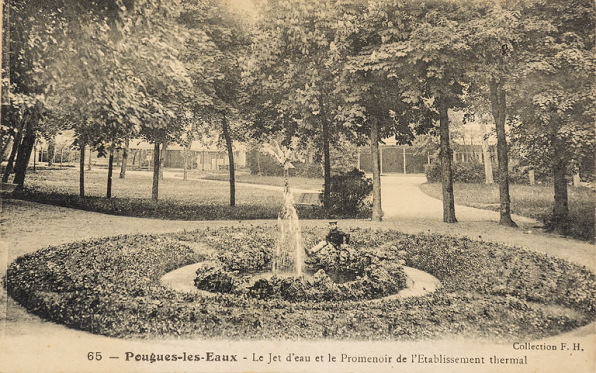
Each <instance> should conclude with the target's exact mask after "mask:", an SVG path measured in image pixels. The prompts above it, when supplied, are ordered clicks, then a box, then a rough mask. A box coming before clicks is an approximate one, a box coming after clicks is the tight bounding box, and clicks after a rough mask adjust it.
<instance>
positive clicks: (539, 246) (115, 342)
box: [0, 177, 596, 372]
mask: <svg viewBox="0 0 596 373" xmlns="http://www.w3.org/2000/svg"><path fill="white" fill-rule="evenodd" d="M422 180H423V179H422ZM382 182H383V196H382V199H383V208H384V211H385V219H384V221H383V222H382V223H380V224H379V223H370V222H367V221H360V220H345V221H342V222H340V225H341V226H340V228H342V229H349V227H356V226H358V227H367V226H373V227H379V226H380V227H382V228H393V229H398V230H401V231H404V232H407V233H416V232H433V233H446V234H453V235H465V236H469V237H471V238H479V237H481V238H482V239H483V240H489V241H496V242H504V243H508V244H515V245H520V246H523V247H526V248H529V249H531V250H536V251H540V252H545V253H548V254H552V255H556V256H559V257H562V258H564V259H567V260H570V261H573V262H575V263H579V264H583V265H586V266H588V267H589V268H591V269H592V270H594V269H595V268H596V265H595V258H596V256H595V254H594V246H593V245H590V244H587V243H584V242H579V241H576V240H572V239H567V238H562V237H558V236H556V235H550V234H544V233H542V232H541V231H540V230H538V229H534V228H533V227H534V226H535V225H536V222H534V221H531V220H529V221H526V220H525V219H520V218H516V221H517V222H518V223H519V224H520V226H521V228H518V229H513V228H508V227H502V226H500V225H498V224H497V223H496V221H498V214H497V213H492V212H489V211H483V210H477V209H472V208H462V207H459V206H458V207H457V208H456V215H457V218H458V219H459V223H457V224H445V223H442V222H441V217H442V214H441V213H440V211H441V202H440V201H438V200H435V199H433V198H430V197H428V196H427V195H425V194H424V193H422V192H420V191H419V189H418V184H419V183H420V182H421V179H420V178H419V177H383V178H382ZM259 223H262V222H260V221H256V222H242V223H239V222H237V221H220V222H213V221H208V222H188V221H163V220H156V219H140V218H129V217H120V216H110V215H104V214H99V213H94V212H87V211H80V210H73V209H68V208H62V207H56V206H48V205H43V204H36V203H30V202H24V201H18V200H7V201H4V203H3V206H2V216H1V226H0V235H1V238H2V240H1V248H2V253H1V254H2V255H1V256H0V265H1V268H2V273H1V274H2V276H4V274H5V273H6V266H7V264H8V263H10V262H12V261H13V260H14V259H16V258H17V257H18V256H21V255H23V254H26V253H28V252H33V251H35V250H38V249H40V248H42V247H44V246H47V245H56V244H61V243H66V242H71V241H76V240H82V239H86V238H91V237H103V236H112V235H117V234H135V233H162V232H172V231H180V230H184V229H186V230H189V229H196V228H200V227H205V226H209V227H217V226H223V225H226V226H229V225H250V224H259ZM303 224H304V225H307V226H325V225H326V222H325V221H306V222H303ZM0 301H1V303H2V304H1V306H0V319H1V324H0V342H1V344H0V372H106V371H114V372H120V371H127V372H166V371H271V372H273V371H282V370H283V371H289V370H291V371H298V372H311V371H329V372H341V371H346V370H353V371H363V370H370V371H373V370H374V371H377V372H382V371H395V369H394V368H395V367H393V364H384V365H381V364H375V365H368V364H357V365H350V364H342V363H336V364H332V363H325V364H323V363H314V362H312V363H310V365H308V364H298V365H293V366H291V367H289V366H287V365H279V364H278V365H276V364H275V362H274V363H272V365H269V364H266V361H265V362H263V363H259V362H253V361H251V358H252V353H256V354H257V355H263V356H264V357H265V360H268V357H269V353H270V352H271V353H274V355H275V354H279V355H282V356H284V357H285V356H287V354H288V353H290V352H299V353H303V354H308V355H311V356H316V355H325V356H326V355H327V354H332V355H336V356H337V357H338V359H339V357H340V356H341V354H347V355H350V356H383V355H385V354H388V355H389V356H393V357H396V356H399V355H403V356H407V357H408V359H410V357H411V356H412V354H424V355H426V356H430V357H431V358H432V356H433V355H439V354H443V355H444V356H471V357H480V356H482V357H486V360H487V364H486V365H483V366H482V367H477V366H472V365H455V364H448V365H444V364H430V365H428V364H412V363H409V364H407V371H409V372H428V371H441V372H451V371H453V372H455V371H458V372H465V371H470V372H477V371H483V372H502V371H507V372H527V371H540V372H562V371H574V372H594V371H595V369H594V367H595V366H594V362H595V361H596V360H595V359H596V356H595V352H596V341H595V330H594V324H590V325H588V326H585V327H583V328H580V329H578V330H574V331H572V332H570V333H567V334H565V335H560V336H556V337H552V338H548V339H545V340H543V341H534V342H532V344H537V345H542V344H544V343H546V344H549V345H550V344H553V345H556V346H561V343H565V344H566V346H569V347H570V350H564V351H561V350H558V351H553V352H549V353H545V352H544V351H532V350H521V351H520V350H518V349H516V348H515V347H513V346H512V345H510V344H507V345H504V344H493V343H490V342H487V341H476V340H465V339H461V338H460V337H457V336H445V339H444V340H442V341H433V342H415V343H413V342H378V343H367V342H350V343H345V342H336V343H329V342H312V341H310V342H284V343H279V342H275V341H259V342H250V341H188V340H169V339H168V340H121V339H113V338H107V337H103V336H99V335H93V334H90V333H86V332H81V331H77V330H72V329H68V328H66V327H64V326H62V325H57V324H53V323H51V322H46V321H43V320H41V319H39V318H38V317H36V316H33V315H30V314H28V313H27V312H25V311H24V310H23V309H22V308H21V307H20V306H19V305H17V304H15V302H14V301H12V300H11V299H10V298H8V297H7V296H6V292H5V291H4V289H2V290H0ZM520 342H522V343H523V342H530V341H520ZM574 343H578V344H579V346H580V347H579V348H580V349H581V350H582V351H580V350H577V351H574V350H573V345H574ZM184 351H186V352H188V353H197V354H199V353H200V354H205V353H206V352H208V351H214V352H216V353H231V354H234V353H237V354H239V358H240V359H241V362H240V363H238V364H236V365H233V364H231V365H230V364H227V365H226V364H216V363H210V364H209V365H205V364H207V363H206V362H205V363H202V364H199V363H189V362H185V363H183V362H177V363H172V362H169V363H165V362H162V363H155V364H152V363H144V362H135V361H126V359H125V358H126V352H133V353H152V352H153V353H162V354H166V353H178V354H182V352H184ZM89 352H100V353H101V354H102V360H101V361H97V360H89V359H88V357H89V355H88V353H89ZM492 356H497V357H498V358H509V357H519V356H527V357H528V361H529V363H530V365H519V366H515V365H506V366H504V365H495V364H489V363H488V359H489V357H492ZM110 357H113V358H116V357H117V358H118V359H112V358H110ZM243 357H247V360H243ZM132 360H134V358H133V359H132ZM394 361H395V360H394ZM402 368H405V367H404V366H402ZM402 370H403V369H402Z"/></svg>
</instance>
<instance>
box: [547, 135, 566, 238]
mask: <svg viewBox="0 0 596 373" xmlns="http://www.w3.org/2000/svg"><path fill="white" fill-rule="evenodd" d="M551 143H552V146H553V153H554V154H553V155H554V156H553V158H554V159H553V184H554V187H555V204H554V207H553V216H552V219H551V221H550V222H549V229H550V230H554V231H556V232H559V233H562V234H566V233H567V232H568V230H569V220H568V218H569V197H568V194H567V178H566V175H567V158H566V157H565V141H563V140H562V139H561V138H560V137H559V136H557V132H554V134H553V135H552V137H551Z"/></svg>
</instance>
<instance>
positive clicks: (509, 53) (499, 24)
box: [465, 3, 527, 227]
mask: <svg viewBox="0 0 596 373" xmlns="http://www.w3.org/2000/svg"><path fill="white" fill-rule="evenodd" d="M519 8H521V6H519V5H512V4H507V3H505V7H503V6H502V5H501V4H500V3H494V4H493V3H491V4H489V3H486V4H484V3H483V4H479V5H478V4H471V5H470V6H469V11H470V12H471V15H470V18H471V19H470V20H469V21H468V22H467V23H466V26H467V27H466V30H465V32H466V35H467V37H468V42H469V44H470V47H471V48H472V50H473V51H474V59H473V61H474V62H475V63H474V64H473V69H472V70H471V71H469V73H471V75H472V80H473V81H474V82H475V83H476V86H477V87H478V88H479V90H480V91H481V92H482V94H483V95H484V100H486V101H488V103H489V107H490V108H489V110H487V111H489V112H490V113H491V114H492V116H493V119H494V122H495V127H496V134H497V159H498V165H499V199H500V209H499V212H500V224H503V225H507V226H510V227H516V226H517V224H515V222H514V221H513V220H512V219H511V201H510V197H509V155H508V154H509V151H508V146H507V139H506V133H505V122H506V119H507V112H508V105H507V96H508V91H510V90H512V89H515V88H516V87H514V86H512V85H511V83H512V82H510V80H511V79H510V78H511V75H512V73H513V71H514V70H515V68H516V66H517V63H518V58H519V53H520V51H521V49H522V48H524V47H525V46H524V45H523V43H524V42H526V41H527V39H526V38H525V37H524V33H525V32H526V31H525V29H524V28H525V25H524V23H523V22H522V20H521V19H520V17H521V12H520V11H521V9H519ZM478 114H479V115H480V116H482V114H483V113H482V109H481V111H480V112H478Z"/></svg>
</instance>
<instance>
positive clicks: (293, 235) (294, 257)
mask: <svg viewBox="0 0 596 373" xmlns="http://www.w3.org/2000/svg"><path fill="white" fill-rule="evenodd" d="M265 150H267V151H268V152H269V153H270V154H271V155H273V156H274V157H275V158H276V159H277V161H278V162H279V163H280V164H281V165H282V166H283V167H284V176H285V180H284V181H285V186H284V190H283V197H284V204H283V206H282V209H281V212H280V213H279V216H278V218H277V224H278V227H279V231H280V234H279V238H278V240H277V243H276V247H275V252H274V257H273V265H272V271H273V273H274V274H294V275H296V276H300V275H302V267H303V262H304V258H303V253H304V249H303V246H302V233H301V231H300V222H299V220H298V214H297V213H296V208H295V207H294V197H293V195H292V193H291V191H290V183H289V170H290V168H291V167H292V164H291V162H290V160H291V156H292V152H291V150H290V149H289V148H282V147H281V146H280V145H279V144H278V143H277V142H275V141H274V142H273V144H266V145H265Z"/></svg>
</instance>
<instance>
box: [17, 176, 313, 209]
mask: <svg viewBox="0 0 596 373" xmlns="http://www.w3.org/2000/svg"><path fill="white" fill-rule="evenodd" d="M106 184H107V170H105V169H94V170H92V171H88V172H87V173H86V175H85V195H86V197H87V198H84V199H83V198H80V197H78V194H79V173H78V171H77V170H76V169H48V170H41V171H38V172H35V173H29V174H28V175H27V179H26V184H25V187H26V188H25V190H24V191H23V192H22V193H19V194H17V195H16V197H17V198H22V199H26V200H32V201H37V202H43V203H48V204H54V205H59V206H66V207H74V208H79V209H83V210H91V211H98V212H103V213H109V214H115V215H125V216H136V217H151V218H161V219H180V220H221V219H223V220H228V219H243V220H244V219H274V218H277V214H278V212H279V210H280V208H281V206H282V204H283V196H282V193H281V191H272V190H264V189H257V188H252V187H243V186H237V188H236V206H235V207H231V206H229V198H230V197H229V187H228V185H226V184H223V183H222V184H219V183H212V182H207V181H201V180H187V181H182V180H177V179H168V178H166V179H164V180H161V181H160V184H159V203H158V204H155V203H154V202H153V201H152V200H151V188H152V178H151V174H150V173H138V172H130V173H128V174H127V176H126V178H125V179H120V178H119V177H118V174H117V173H116V174H115V177H113V180H112V198H111V199H107V198H105V193H106ZM300 213H301V217H304V218H317V217H322V212H321V211H319V210H317V209H313V208H307V209H303V210H301V211H300Z"/></svg>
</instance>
